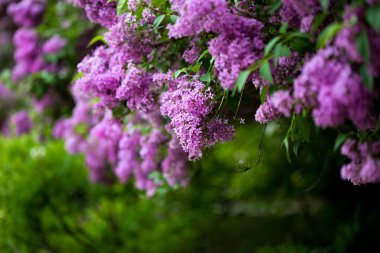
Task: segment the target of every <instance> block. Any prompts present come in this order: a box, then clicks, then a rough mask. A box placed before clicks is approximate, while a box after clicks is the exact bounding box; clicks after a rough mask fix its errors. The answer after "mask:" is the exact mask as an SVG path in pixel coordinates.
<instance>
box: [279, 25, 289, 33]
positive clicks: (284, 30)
mask: <svg viewBox="0 0 380 253" xmlns="http://www.w3.org/2000/svg"><path fill="white" fill-rule="evenodd" d="M288 26H289V23H288V22H285V23H283V24H282V25H281V27H280V29H279V30H278V32H279V33H280V34H285V33H286V31H287V30H288Z"/></svg>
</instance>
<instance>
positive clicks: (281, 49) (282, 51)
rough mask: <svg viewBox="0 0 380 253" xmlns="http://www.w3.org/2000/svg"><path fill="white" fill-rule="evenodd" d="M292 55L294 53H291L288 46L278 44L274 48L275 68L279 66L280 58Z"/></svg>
mask: <svg viewBox="0 0 380 253" xmlns="http://www.w3.org/2000/svg"><path fill="white" fill-rule="evenodd" d="M291 54H292V53H291V52H290V49H289V47H288V46H286V45H284V44H282V43H279V44H277V46H276V47H275V48H274V51H273V61H274V64H275V66H277V63H278V58H280V57H281V56H291Z"/></svg>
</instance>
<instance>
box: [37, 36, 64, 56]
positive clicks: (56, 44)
mask: <svg viewBox="0 0 380 253" xmlns="http://www.w3.org/2000/svg"><path fill="white" fill-rule="evenodd" d="M65 45H66V40H65V39H63V38H61V37H60V36H58V35H54V36H53V37H51V38H50V39H49V40H47V41H46V42H45V43H44V45H43V46H42V52H43V53H44V54H56V53H58V52H59V51H60V50H61V49H62V48H63V47H64V46H65Z"/></svg>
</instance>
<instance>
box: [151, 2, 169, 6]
mask: <svg viewBox="0 0 380 253" xmlns="http://www.w3.org/2000/svg"><path fill="white" fill-rule="evenodd" d="M167 1H168V0H152V5H153V7H161V6H162V5H164V4H165V3H166V2H167Z"/></svg>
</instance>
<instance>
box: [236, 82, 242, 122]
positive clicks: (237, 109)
mask: <svg viewBox="0 0 380 253" xmlns="http://www.w3.org/2000/svg"><path fill="white" fill-rule="evenodd" d="M243 92H244V88H243V90H242V91H241V93H240V98H239V103H238V107H237V108H236V112H235V116H234V119H236V116H237V114H238V111H239V108H240V104H241V99H242V97H243Z"/></svg>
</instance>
